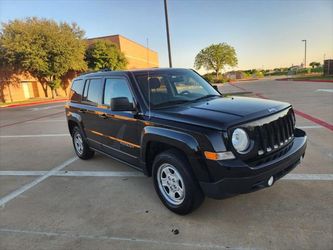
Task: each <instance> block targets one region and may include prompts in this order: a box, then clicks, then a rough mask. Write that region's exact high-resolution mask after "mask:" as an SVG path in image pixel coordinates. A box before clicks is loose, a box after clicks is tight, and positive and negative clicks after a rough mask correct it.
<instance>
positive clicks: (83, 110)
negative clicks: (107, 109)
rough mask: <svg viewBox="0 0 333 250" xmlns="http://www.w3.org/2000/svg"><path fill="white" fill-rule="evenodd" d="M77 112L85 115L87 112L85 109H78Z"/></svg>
mask: <svg viewBox="0 0 333 250" xmlns="http://www.w3.org/2000/svg"><path fill="white" fill-rule="evenodd" d="M79 112H81V113H85V112H87V110H86V109H79Z"/></svg>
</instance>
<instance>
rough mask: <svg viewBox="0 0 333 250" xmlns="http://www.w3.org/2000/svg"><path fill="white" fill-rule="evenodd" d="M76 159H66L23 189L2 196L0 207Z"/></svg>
mask: <svg viewBox="0 0 333 250" xmlns="http://www.w3.org/2000/svg"><path fill="white" fill-rule="evenodd" d="M77 159H78V157H77V156H75V157H73V158H70V159H68V160H67V161H65V162H63V163H62V164H60V165H59V166H56V167H54V168H52V169H51V170H50V171H48V172H46V173H45V174H44V175H42V176H40V177H38V178H37V179H35V180H34V181H32V182H30V183H28V184H26V185H24V186H23V187H21V188H19V189H17V190H15V191H13V192H12V193H10V194H8V195H6V196H4V197H3V198H1V199H0V206H4V205H5V204H6V203H7V202H9V201H11V200H13V199H15V198H16V197H17V196H19V195H21V194H22V193H24V192H26V191H28V190H29V189H31V188H33V187H34V186H36V185H37V184H39V183H41V182H42V181H44V180H45V179H47V178H48V177H50V176H51V175H53V174H55V173H56V172H58V171H60V170H61V169H63V168H65V167H67V166H68V165H69V164H71V163H73V162H74V161H76V160H77Z"/></svg>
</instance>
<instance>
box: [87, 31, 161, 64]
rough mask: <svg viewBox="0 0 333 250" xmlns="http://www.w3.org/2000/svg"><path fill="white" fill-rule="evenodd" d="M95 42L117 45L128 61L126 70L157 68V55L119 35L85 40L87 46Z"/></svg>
mask: <svg viewBox="0 0 333 250" xmlns="http://www.w3.org/2000/svg"><path fill="white" fill-rule="evenodd" d="M97 40H106V41H110V42H113V43H115V44H116V45H118V47H119V49H120V51H121V52H123V53H124V55H125V57H126V59H127V60H128V65H127V69H142V68H155V67H159V61H158V53H157V52H156V51H153V50H151V49H147V48H146V47H145V46H143V45H141V44H139V43H137V42H134V41H132V40H130V39H128V38H126V37H124V36H121V35H113V36H104V37H96V38H90V39H87V42H88V44H91V43H93V42H94V41H97Z"/></svg>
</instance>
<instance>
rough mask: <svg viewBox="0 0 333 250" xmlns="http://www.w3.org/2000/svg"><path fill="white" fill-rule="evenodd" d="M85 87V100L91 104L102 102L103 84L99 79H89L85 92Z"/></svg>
mask: <svg viewBox="0 0 333 250" xmlns="http://www.w3.org/2000/svg"><path fill="white" fill-rule="evenodd" d="M86 89H87V93H88V94H87V98H86V101H87V102H90V103H92V104H93V105H98V104H102V97H103V84H102V80H101V79H90V80H89V85H88V86H87V83H86V88H85V91H84V92H85V93H86Z"/></svg>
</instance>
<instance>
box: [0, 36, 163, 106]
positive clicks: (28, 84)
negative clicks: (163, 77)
mask: <svg viewBox="0 0 333 250" xmlns="http://www.w3.org/2000/svg"><path fill="white" fill-rule="evenodd" d="M96 40H107V41H111V42H113V43H115V44H116V45H117V46H118V47H119V49H120V51H122V52H123V53H124V55H125V57H126V59H127V61H128V65H127V69H137V68H152V67H158V66H159V61H158V53H157V52H155V51H153V50H150V49H147V48H146V47H145V46H143V45H141V44H139V43H137V42H134V41H132V40H130V39H128V38H126V37H123V36H121V35H111V36H104V37H96V38H89V39H87V40H86V41H87V43H88V45H89V44H91V43H93V42H94V41H96ZM5 74H8V72H2V71H0V78H1V79H2V81H3V82H2V83H1V84H0V102H13V101H21V100H26V99H30V98H44V97H45V92H44V90H43V88H42V86H41V84H40V83H39V81H38V80H37V79H36V78H34V77H33V76H31V74H29V72H25V73H22V74H19V75H15V74H13V75H10V76H9V77H7V76H6V77H4V76H5ZM75 76H76V74H75V72H68V73H67V74H66V75H65V76H64V78H63V83H64V84H63V86H64V88H58V89H57V95H58V96H62V97H66V96H67V93H68V88H69V85H70V82H71V80H72V79H73V78H74V77H75ZM4 78H6V81H5V82H4V80H3V79H4ZM8 79H9V80H10V81H8ZM51 95H52V94H51V90H50V88H48V96H49V97H50V96H51Z"/></svg>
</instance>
